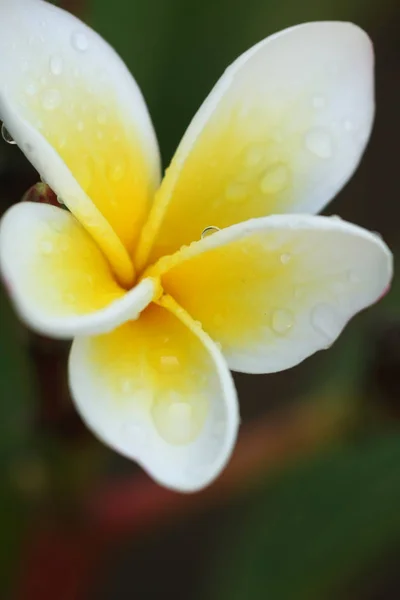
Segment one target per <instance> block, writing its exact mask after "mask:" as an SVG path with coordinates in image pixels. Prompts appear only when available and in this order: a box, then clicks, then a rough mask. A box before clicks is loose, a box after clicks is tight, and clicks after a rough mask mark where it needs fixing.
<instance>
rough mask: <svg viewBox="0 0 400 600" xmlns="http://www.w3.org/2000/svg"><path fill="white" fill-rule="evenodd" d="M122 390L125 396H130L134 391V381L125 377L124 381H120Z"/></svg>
mask: <svg viewBox="0 0 400 600" xmlns="http://www.w3.org/2000/svg"><path fill="white" fill-rule="evenodd" d="M119 387H120V390H121V392H122V393H123V394H130V393H132V391H133V381H132V379H129V378H127V377H125V378H124V379H121V381H120V385H119Z"/></svg>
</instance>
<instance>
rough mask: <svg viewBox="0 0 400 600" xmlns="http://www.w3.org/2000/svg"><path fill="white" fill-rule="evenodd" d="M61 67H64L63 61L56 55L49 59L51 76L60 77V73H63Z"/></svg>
mask: <svg viewBox="0 0 400 600" xmlns="http://www.w3.org/2000/svg"><path fill="white" fill-rule="evenodd" d="M63 67H64V63H63V59H62V58H61V56H59V55H58V54H54V56H52V57H51V58H50V71H51V73H52V74H53V75H61V73H62V72H63Z"/></svg>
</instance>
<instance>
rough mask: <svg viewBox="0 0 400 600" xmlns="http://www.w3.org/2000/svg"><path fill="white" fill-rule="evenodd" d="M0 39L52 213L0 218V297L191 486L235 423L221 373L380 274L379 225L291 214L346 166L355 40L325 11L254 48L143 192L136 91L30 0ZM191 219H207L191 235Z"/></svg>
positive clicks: (149, 160)
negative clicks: (60, 342) (59, 204)
mask: <svg viewBox="0 0 400 600" xmlns="http://www.w3.org/2000/svg"><path fill="white" fill-rule="evenodd" d="M0 34H1V35H0V51H1V56H2V57H3V58H2V59H1V61H0V116H1V118H2V119H3V120H4V121H5V123H6V126H7V128H8V130H9V131H10V132H11V134H12V136H13V138H14V139H15V140H16V142H17V143H18V145H19V147H20V148H21V149H22V151H23V152H24V153H25V154H26V155H27V157H28V159H29V160H30V161H31V162H32V164H33V165H34V166H35V167H36V168H37V170H38V171H39V173H40V174H41V176H42V177H43V178H44V179H45V180H46V181H48V183H49V184H50V186H51V188H52V189H53V190H54V191H55V192H56V194H57V195H58V196H59V197H60V198H62V200H63V202H64V203H65V204H66V206H67V207H68V208H69V211H70V212H68V211H64V210H62V209H58V208H54V207H49V206H39V205H34V204H31V203H22V204H20V205H17V206H15V207H13V208H11V209H10V210H9V211H8V213H6V215H5V217H4V218H3V220H2V223H1V229H0V262H1V269H2V273H3V276H4V278H5V279H6V282H7V284H8V288H9V291H10V294H11V297H12V298H13V300H14V302H15V304H16V307H17V309H18V311H19V313H20V314H21V317H22V318H23V319H24V320H25V321H26V322H27V323H28V324H29V325H31V326H32V327H33V328H35V329H36V330H38V331H39V332H42V333H46V334H48V335H53V336H55V337H70V338H72V337H74V338H75V339H74V342H73V346H72V351H71V356H70V364H69V369H70V386H71V391H72V395H73V398H74V401H75V403H76V406H77V408H78V410H79V411H80V413H81V415H82V417H83V418H84V420H85V421H86V422H87V424H88V425H89V427H90V428H91V429H92V430H93V432H94V433H95V434H96V435H98V436H99V437H100V438H101V439H102V440H103V441H104V442H106V443H107V444H109V445H110V446H111V447H113V448H115V449H116V450H117V451H119V452H120V453H122V454H124V455H126V456H128V457H130V458H133V459H134V460H136V461H137V462H139V463H140V464H141V465H142V466H143V468H144V469H146V470H147V471H148V472H149V474H150V475H151V476H152V477H154V478H155V479H156V480H157V481H159V482H160V483H161V484H163V485H166V486H168V487H171V488H173V489H177V490H181V491H194V490H197V489H200V488H202V487H204V486H205V485H207V484H209V483H210V482H211V481H212V480H213V479H214V478H215V477H216V476H217V475H218V474H219V473H220V471H221V470H222V469H223V467H224V466H225V464H226V462H227V461H228V459H229V456H230V454H231V452H232V449H233V447H234V443H235V439H236V435H237V429H238V424H239V414H238V405H237V398H236V391H235V388H234V385H233V381H232V377H231V374H230V372H229V369H228V367H230V368H232V369H234V370H238V371H244V372H256V373H267V372H273V371H277V370H282V369H285V368H289V367H291V366H293V365H294V364H297V363H298V362H300V361H301V360H303V359H304V358H306V357H307V356H309V355H310V354H312V353H313V352H315V351H316V350H318V349H321V348H324V347H326V346H327V345H329V344H330V343H332V342H333V341H334V340H335V339H336V337H337V336H338V335H339V334H340V331H341V330H342V329H343V327H344V326H345V324H346V323H347V321H348V320H349V319H350V318H351V317H352V316H353V315H354V314H355V313H357V312H358V311H360V310H362V309H363V308H365V307H366V306H368V305H369V304H371V303H373V302H375V301H376V300H377V299H378V298H379V297H380V296H381V295H382V293H383V292H384V290H386V289H387V287H388V285H389V283H390V279H391V276H392V259H391V254H390V251H389V250H388V248H387V246H386V245H385V244H384V242H382V241H381V240H380V239H379V238H378V237H377V236H376V235H374V234H371V233H369V232H367V231H365V230H362V229H360V228H359V227H356V226H354V225H351V224H348V223H345V222H343V221H339V220H337V219H329V218H326V217H313V216H307V215H301V214H290V213H308V212H309V213H315V212H318V211H319V210H320V209H321V208H323V206H324V205H325V204H326V203H327V202H329V200H330V199H331V198H333V196H334V195H335V194H336V193H337V192H338V191H339V190H340V189H341V187H342V186H343V185H344V184H345V183H346V181H347V180H348V179H349V178H350V177H351V175H352V173H353V172H354V170H355V168H356V167H357V165H358V163H359V161H360V158H361V156H362V153H363V151H364V148H365V146H366V143H367V141H368V138H369V134H370V131H371V127H372V122H373V115H374V90H373V53H372V46H371V43H370V40H369V39H368V37H367V35H366V34H365V33H364V32H363V31H362V30H360V29H359V28H358V27H356V26H355V25H352V24H350V23H337V22H324V23H306V24H304V25H300V26H297V27H293V28H290V29H288V30H285V31H283V32H281V33H279V34H276V35H274V36H271V37H270V38H267V39H266V40H264V41H262V42H260V43H259V44H257V45H256V46H254V47H253V48H252V49H250V50H249V51H248V52H246V53H245V54H244V55H242V56H241V57H240V58H239V59H238V60H236V61H235V62H234V63H233V64H232V65H231V66H230V67H229V69H227V71H226V72H225V74H224V75H223V76H222V78H221V80H220V81H219V82H218V83H217V85H216V86H215V88H214V89H213V90H212V92H211V93H210V95H209V97H208V98H207V99H206V101H205V103H204V104H203V106H202V107H201V108H200V110H199V111H198V113H197V115H196V116H195V118H194V119H193V121H192V123H191V125H190V126H189V128H188V130H187V132H186V134H185V135H184V137H183V139H182V142H181V144H180V146H179V147H178V150H177V152H176V154H175V157H174V158H173V160H172V163H171V165H170V168H169V169H168V171H167V173H166V176H165V177H164V179H163V181H162V182H161V185H160V174H159V171H160V167H159V154H158V149H157V143H156V138H155V135H154V131H153V128H152V125H151V121H150V118H149V115H148V112H147V109H146V106H145V104H144V101H143V98H142V96H141V94H140V91H139V89H138V87H137V85H136V83H135V82H134V80H133V79H132V77H131V76H130V74H129V73H128V71H127V70H126V67H125V66H124V64H123V63H122V61H121V60H120V59H119V57H118V56H117V55H116V54H115V52H114V51H113V50H112V49H111V48H110V47H109V46H108V45H107V44H106V43H105V42H104V41H103V40H102V39H101V38H100V37H99V36H98V35H97V34H96V33H94V32H93V31H92V30H91V29H90V28H88V27H87V26H86V25H84V24H83V23H81V22H80V21H78V20H77V19H76V18H74V17H73V16H72V15H69V14H68V13H66V12H64V11H62V10H61V9H59V8H56V7H54V6H52V5H50V4H48V3H46V2H44V1H42V0H14V2H13V5H12V7H11V8H10V6H9V2H8V1H6V0H0ZM268 215H273V216H268ZM209 226H214V227H216V228H218V229H220V230H221V231H219V232H218V233H215V234H213V235H212V236H210V237H207V238H205V239H200V238H201V234H202V231H203V230H205V229H206V228H207V227H209ZM135 284H136V285H135Z"/></svg>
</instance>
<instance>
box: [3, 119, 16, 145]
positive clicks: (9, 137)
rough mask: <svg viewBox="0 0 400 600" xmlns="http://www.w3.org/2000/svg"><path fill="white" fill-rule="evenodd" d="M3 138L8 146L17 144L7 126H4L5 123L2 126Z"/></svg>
mask: <svg viewBox="0 0 400 600" xmlns="http://www.w3.org/2000/svg"><path fill="white" fill-rule="evenodd" d="M1 136H2V138H3V140H4V141H5V142H7V144H11V145H15V144H16V143H17V142H16V141H15V140H14V138H13V137H12V135H11V134H10V132H9V131H8V129H6V126H5V125H4V123H3V124H2V126H1Z"/></svg>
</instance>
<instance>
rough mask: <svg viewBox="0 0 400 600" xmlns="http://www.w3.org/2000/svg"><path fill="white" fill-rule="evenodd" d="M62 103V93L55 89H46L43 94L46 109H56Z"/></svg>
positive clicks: (43, 103)
mask: <svg viewBox="0 0 400 600" xmlns="http://www.w3.org/2000/svg"><path fill="white" fill-rule="evenodd" d="M60 104H61V93H60V92H59V91H58V90H55V89H49V90H45V91H44V92H43V94H42V105H43V108H44V109H45V110H55V109H56V108H57V107H58V106H59V105H60Z"/></svg>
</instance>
